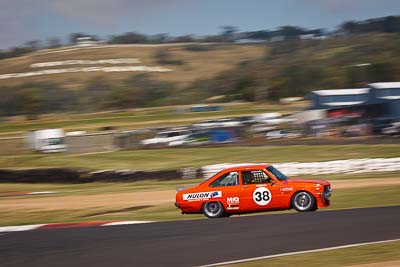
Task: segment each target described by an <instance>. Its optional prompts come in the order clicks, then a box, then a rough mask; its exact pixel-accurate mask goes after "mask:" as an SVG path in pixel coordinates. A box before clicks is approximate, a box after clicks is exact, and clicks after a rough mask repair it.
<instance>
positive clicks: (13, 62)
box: [0, 44, 265, 89]
mask: <svg viewBox="0 0 400 267" xmlns="http://www.w3.org/2000/svg"><path fill="white" fill-rule="evenodd" d="M161 51H162V52H164V53H167V56H168V58H169V59H170V62H171V64H168V63H169V62H168V61H167V62H164V63H159V61H160V59H159V58H160V57H161V56H160V55H159V54H160V53H161ZM264 53H265V46H264V45H235V44H218V45H217V44H204V45H195V44H166V45H104V46H99V47H95V48H90V47H86V48H85V47H63V48H59V49H54V50H43V51H39V52H37V53H32V54H28V55H26V56H22V57H18V58H11V59H4V60H0V75H1V74H9V73H20V72H29V71H36V70H39V69H38V68H35V69H33V68H31V67H30V65H31V64H34V63H40V62H52V61H65V60H101V59H116V58H138V59H139V60H140V63H138V64H134V65H144V66H163V67H167V68H169V69H172V71H170V72H166V73H149V75H150V78H151V79H154V80H158V81H165V82H173V83H176V84H178V85H179V86H186V85H188V84H189V83H191V82H193V81H195V80H197V79H208V78H212V77H213V76H215V75H217V74H218V73H220V72H223V71H226V70H229V69H231V68H232V67H233V66H235V65H237V64H238V63H240V62H242V61H246V60H254V59H257V58H260V57H262V56H263V55H264ZM96 66H106V65H103V64H98V65H96ZM67 67H68V68H71V67H76V66H57V67H45V68H40V69H57V68H67ZM138 73H140V72H112V73H103V72H89V73H65V74H51V75H45V76H35V77H26V78H10V79H4V80H1V86H2V87H4V86H15V85H19V84H22V83H28V82H43V81H46V82H54V83H56V84H61V85H62V86H64V87H65V88H69V89H81V88H83V87H84V86H85V85H86V83H87V82H88V81H90V80H92V79H95V78H96V77H99V76H102V77H103V78H105V79H107V80H110V81H111V82H112V83H113V84H114V85H115V84H121V83H122V81H123V80H124V79H127V78H129V77H130V76H132V75H135V74H138Z"/></svg>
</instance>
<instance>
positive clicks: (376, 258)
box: [224, 241, 400, 267]
mask: <svg viewBox="0 0 400 267" xmlns="http://www.w3.org/2000/svg"><path fill="white" fill-rule="evenodd" d="M399 251H400V241H395V242H389V243H382V244H372V245H365V246H358V247H353V248H343V249H335V250H331V251H323V252H312V253H307V254H299V255H292V256H283V257H277V258H273V259H267V260H258V261H253V262H246V263H240V264H230V265H224V266H226V267H228V266H232V267H233V266H234V267H244V266H246V267H264V266H269V267H280V266H285V267H286V266H297V267H302V266H307V267H314V266H315V267H320V266H325V267H336V266H349V265H355V264H367V263H379V262H388V261H398V260H400V253H399Z"/></svg>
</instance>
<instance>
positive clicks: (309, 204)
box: [292, 191, 317, 212]
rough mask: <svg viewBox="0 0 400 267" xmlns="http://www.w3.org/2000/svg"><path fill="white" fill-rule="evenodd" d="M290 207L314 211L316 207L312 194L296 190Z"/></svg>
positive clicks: (300, 210)
mask: <svg viewBox="0 0 400 267" xmlns="http://www.w3.org/2000/svg"><path fill="white" fill-rule="evenodd" d="M292 207H293V208H294V209H295V210H297V211H299V212H303V211H315V210H316V209H317V205H316V202H315V198H314V196H313V195H311V194H310V193H308V192H305V191H301V192H297V193H296V194H295V195H294V196H293V198H292Z"/></svg>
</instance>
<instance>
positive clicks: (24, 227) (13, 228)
mask: <svg viewBox="0 0 400 267" xmlns="http://www.w3.org/2000/svg"><path fill="white" fill-rule="evenodd" d="M43 225H45V224H31V225H20V226H3V227H0V233H6V232H19V231H29V230H35V229H37V228H39V227H41V226H43Z"/></svg>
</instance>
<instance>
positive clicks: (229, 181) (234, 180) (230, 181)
mask: <svg viewBox="0 0 400 267" xmlns="http://www.w3.org/2000/svg"><path fill="white" fill-rule="evenodd" d="M238 184H239V175H238V172H228V173H225V174H224V175H222V176H221V177H219V178H218V179H217V180H215V181H214V182H212V183H211V184H210V186H211V187H217V186H232V185H238Z"/></svg>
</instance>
